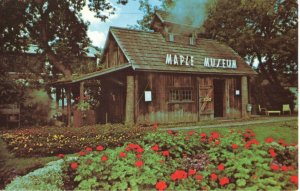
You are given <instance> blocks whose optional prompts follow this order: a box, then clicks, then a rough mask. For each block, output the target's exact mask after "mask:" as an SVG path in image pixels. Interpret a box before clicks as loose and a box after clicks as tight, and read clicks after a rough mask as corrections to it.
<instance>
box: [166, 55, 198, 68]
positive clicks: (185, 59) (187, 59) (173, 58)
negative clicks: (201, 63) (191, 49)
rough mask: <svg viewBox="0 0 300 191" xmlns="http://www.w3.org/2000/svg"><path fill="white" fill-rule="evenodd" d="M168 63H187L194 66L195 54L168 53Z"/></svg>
mask: <svg viewBox="0 0 300 191" xmlns="http://www.w3.org/2000/svg"><path fill="white" fill-rule="evenodd" d="M166 64H167V65H185V66H194V56H188V55H187V56H183V55H176V54H174V55H172V54H167V55H166Z"/></svg>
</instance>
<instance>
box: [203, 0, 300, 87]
mask: <svg viewBox="0 0 300 191" xmlns="http://www.w3.org/2000/svg"><path fill="white" fill-rule="evenodd" d="M214 2H215V3H213V4H209V5H210V6H209V7H208V8H207V11H208V18H207V20H206V21H205V23H204V28H205V36H206V37H209V38H213V39H217V40H219V41H222V42H225V43H226V44H228V45H229V46H231V47H232V48H233V49H234V50H236V51H237V52H238V53H239V54H240V55H241V56H242V57H244V58H246V59H247V60H248V61H249V62H250V64H251V65H252V64H253V61H258V63H259V65H258V71H259V73H261V74H262V75H263V76H265V78H267V79H268V81H269V82H270V83H271V84H280V77H282V76H283V75H284V74H295V73H297V71H298V64H297V59H298V58H297V46H298V10H297V7H298V5H297V1H296V0H269V1H265V0H256V1H246V0H238V1H237V0H216V1H214ZM290 76H291V77H292V75H290Z"/></svg>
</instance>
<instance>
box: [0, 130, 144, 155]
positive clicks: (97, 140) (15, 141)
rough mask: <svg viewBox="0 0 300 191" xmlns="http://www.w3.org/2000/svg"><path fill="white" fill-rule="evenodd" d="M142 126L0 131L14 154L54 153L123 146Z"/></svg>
mask: <svg viewBox="0 0 300 191" xmlns="http://www.w3.org/2000/svg"><path fill="white" fill-rule="evenodd" d="M145 132H146V131H145V129H142V128H138V127H131V126H124V125H117V124H115V125H94V126H84V127H80V128H58V127H39V128H37V127H36V128H28V129H21V130H9V131H4V132H2V133H1V134H0V138H2V139H3V140H4V141H5V142H6V144H7V146H8V150H10V151H12V152H13V153H14V154H15V155H16V156H18V157H19V156H22V157H23V156H25V157H32V156H53V155H55V154H59V153H63V154H68V153H74V152H78V151H80V150H82V149H84V148H85V147H89V146H92V145H97V144H101V145H104V146H110V147H114V146H118V145H123V144H124V142H126V141H129V140H135V139H138V138H140V137H141V136H142V135H143V134H144V133H145Z"/></svg>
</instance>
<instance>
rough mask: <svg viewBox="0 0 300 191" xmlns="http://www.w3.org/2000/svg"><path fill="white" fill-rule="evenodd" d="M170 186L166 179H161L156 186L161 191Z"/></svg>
mask: <svg viewBox="0 0 300 191" xmlns="http://www.w3.org/2000/svg"><path fill="white" fill-rule="evenodd" d="M167 187H168V185H167V183H166V182H164V181H159V182H157V183H156V185H155V188H156V189H157V190H159V191H161V190H165V189H166V188H167Z"/></svg>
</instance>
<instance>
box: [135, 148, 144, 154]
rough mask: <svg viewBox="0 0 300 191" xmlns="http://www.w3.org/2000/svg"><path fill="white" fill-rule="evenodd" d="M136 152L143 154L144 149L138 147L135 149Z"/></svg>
mask: <svg viewBox="0 0 300 191" xmlns="http://www.w3.org/2000/svg"><path fill="white" fill-rule="evenodd" d="M136 152H138V153H142V152H144V149H143V148H142V147H139V148H137V149H136Z"/></svg>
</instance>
